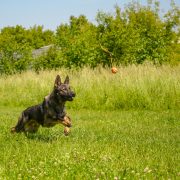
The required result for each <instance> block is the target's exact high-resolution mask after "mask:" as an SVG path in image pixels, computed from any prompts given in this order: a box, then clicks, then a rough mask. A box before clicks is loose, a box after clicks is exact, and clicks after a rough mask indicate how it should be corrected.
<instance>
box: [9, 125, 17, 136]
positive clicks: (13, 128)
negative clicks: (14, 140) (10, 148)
mask: <svg viewBox="0 0 180 180" xmlns="http://www.w3.org/2000/svg"><path fill="white" fill-rule="evenodd" d="M15 127H16V126H13V127H12V128H11V131H10V135H12V134H14V133H15V132H16V130H15Z"/></svg>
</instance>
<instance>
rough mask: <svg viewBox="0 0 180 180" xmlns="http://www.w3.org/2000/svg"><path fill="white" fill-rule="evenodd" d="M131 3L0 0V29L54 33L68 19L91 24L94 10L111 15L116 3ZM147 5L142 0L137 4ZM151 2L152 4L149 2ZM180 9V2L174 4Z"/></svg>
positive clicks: (166, 0)
mask: <svg viewBox="0 0 180 180" xmlns="http://www.w3.org/2000/svg"><path fill="white" fill-rule="evenodd" d="M128 2H132V1H131V0H0V29H2V28H4V27H7V26H16V25H22V26H23V27H25V28H26V29H29V28H30V26H34V25H35V24H37V25H44V30H46V29H50V30H53V31H55V30H56V28H57V26H59V25H60V24H61V23H63V24H64V23H69V18H70V16H71V15H74V16H76V17H78V16H79V15H80V14H84V15H85V16H86V17H87V19H88V20H89V21H91V22H93V23H94V24H95V23H96V22H95V17H96V15H97V12H98V9H99V10H103V11H104V12H114V8H113V6H114V5H115V4H116V3H117V4H118V5H119V7H121V8H123V7H124V5H125V4H127V3H128ZM139 2H140V4H142V5H147V3H146V2H147V1H146V0H139ZM153 2H154V0H153ZM170 2H171V1H170V0H160V7H161V8H163V9H164V10H165V11H166V12H167V10H169V8H170ZM174 2H175V3H176V5H177V6H179V7H180V0H174Z"/></svg>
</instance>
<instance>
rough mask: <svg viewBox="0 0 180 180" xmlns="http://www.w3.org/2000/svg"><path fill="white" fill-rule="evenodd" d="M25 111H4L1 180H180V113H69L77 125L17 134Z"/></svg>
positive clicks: (17, 109)
mask: <svg viewBox="0 0 180 180" xmlns="http://www.w3.org/2000/svg"><path fill="white" fill-rule="evenodd" d="M22 110H23V109H22V108H7V107H1V109H0V113H1V117H0V121H1V128H0V129H1V130H0V178H2V179H7V178H8V177H9V179H18V178H21V179H33V178H36V179H114V178H115V177H117V178H118V179H124V178H127V179H153V178H156V179H177V178H178V177H179V176H178V173H179V172H180V169H179V164H180V153H179V152H180V146H179V143H180V140H179V139H180V121H179V119H180V112H178V111H161V112H155V111H145V110H144V111H140V110H139V111H138V110H137V111H135V110H133V111H131V110H129V111H106V112H105V111H94V110H79V111H77V110H76V111H74V110H69V115H70V116H71V118H72V122H73V127H72V128H71V132H70V134H69V136H68V137H66V136H64V134H63V130H64V127H63V126H62V125H57V126H55V127H53V128H49V129H48V128H40V130H39V131H38V132H37V133H36V134H29V135H28V137H27V138H25V136H24V134H23V133H21V134H14V135H13V136H12V137H11V136H9V132H10V128H11V127H12V126H13V125H14V124H15V123H16V120H17V118H18V116H19V114H20V112H21V111H22Z"/></svg>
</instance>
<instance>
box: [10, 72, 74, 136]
mask: <svg viewBox="0 0 180 180" xmlns="http://www.w3.org/2000/svg"><path fill="white" fill-rule="evenodd" d="M75 95H76V94H75V93H74V92H73V91H71V89H70V86H69V76H68V75H67V77H66V80H65V81H64V83H61V78H60V76H59V75H57V77H56V80H55V84H54V89H53V90H52V92H51V93H50V94H49V95H47V96H46V97H45V98H44V101H43V102H42V103H41V104H38V105H36V106H31V107H28V108H27V109H26V110H25V111H23V112H22V113H21V115H20V117H19V119H18V122H17V124H16V126H13V127H12V129H11V132H10V134H13V133H15V132H16V133H19V132H24V134H25V135H27V132H29V133H35V132H37V131H38V129H39V126H40V125H41V126H42V127H52V126H55V125H56V124H63V125H64V126H65V130H64V133H65V135H66V136H67V135H68V134H69V131H70V127H72V124H71V120H70V118H69V116H68V115H67V113H66V108H65V103H66V101H73V97H75Z"/></svg>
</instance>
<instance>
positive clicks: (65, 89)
mask: <svg viewBox="0 0 180 180" xmlns="http://www.w3.org/2000/svg"><path fill="white" fill-rule="evenodd" d="M54 91H55V94H56V96H57V97H58V98H59V99H61V100H63V101H73V97H75V95H76V93H75V92H73V91H71V89H70V86H69V76H68V75H67V76H66V80H65V81H64V83H61V78H60V76H59V75H57V76H56V80H55V84H54Z"/></svg>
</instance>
